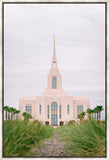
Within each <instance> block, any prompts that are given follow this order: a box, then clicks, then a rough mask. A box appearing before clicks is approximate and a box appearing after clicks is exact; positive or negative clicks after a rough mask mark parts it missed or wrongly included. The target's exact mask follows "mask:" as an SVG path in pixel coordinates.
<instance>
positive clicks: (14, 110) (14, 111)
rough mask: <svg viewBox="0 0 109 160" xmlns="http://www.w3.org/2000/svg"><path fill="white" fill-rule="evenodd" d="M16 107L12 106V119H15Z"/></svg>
mask: <svg viewBox="0 0 109 160" xmlns="http://www.w3.org/2000/svg"><path fill="white" fill-rule="evenodd" d="M15 114H16V109H15V108H13V120H15Z"/></svg>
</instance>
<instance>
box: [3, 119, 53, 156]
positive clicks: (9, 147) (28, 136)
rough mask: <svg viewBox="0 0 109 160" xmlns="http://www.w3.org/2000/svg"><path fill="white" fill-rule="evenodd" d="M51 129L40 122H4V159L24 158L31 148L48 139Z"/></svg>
mask: <svg viewBox="0 0 109 160" xmlns="http://www.w3.org/2000/svg"><path fill="white" fill-rule="evenodd" d="M53 131H54V129H53V127H50V126H44V125H42V124H41V123H40V122H34V121H33V122H28V121H5V122H4V157H5V156H9V157H13V156H16V157H17V156H18V157H19V156H25V155H26V154H27V153H29V151H30V150H31V148H33V147H35V146H37V145H38V144H39V143H40V142H41V141H43V140H45V139H47V138H50V137H51V136H52V134H53Z"/></svg>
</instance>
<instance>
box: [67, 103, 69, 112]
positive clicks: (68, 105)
mask: <svg viewBox="0 0 109 160" xmlns="http://www.w3.org/2000/svg"><path fill="white" fill-rule="evenodd" d="M67 114H69V105H67Z"/></svg>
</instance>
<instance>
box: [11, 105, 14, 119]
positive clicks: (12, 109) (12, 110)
mask: <svg viewBox="0 0 109 160" xmlns="http://www.w3.org/2000/svg"><path fill="white" fill-rule="evenodd" d="M10 112H11V120H13V112H14V108H13V107H10Z"/></svg>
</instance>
